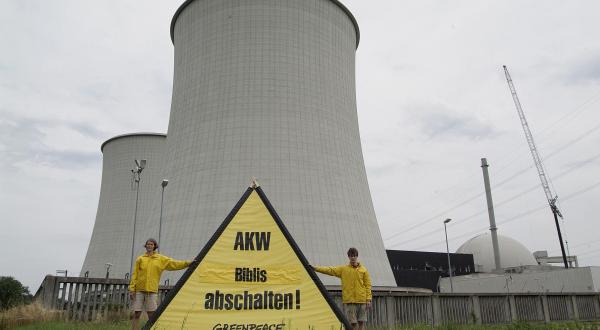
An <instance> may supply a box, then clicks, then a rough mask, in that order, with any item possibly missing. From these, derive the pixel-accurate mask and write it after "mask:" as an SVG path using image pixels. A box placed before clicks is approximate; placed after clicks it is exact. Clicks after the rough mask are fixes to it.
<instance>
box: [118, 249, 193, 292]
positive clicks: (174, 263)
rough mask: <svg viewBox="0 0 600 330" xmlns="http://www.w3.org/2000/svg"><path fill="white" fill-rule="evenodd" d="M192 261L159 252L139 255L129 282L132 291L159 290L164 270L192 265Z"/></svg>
mask: <svg viewBox="0 0 600 330" xmlns="http://www.w3.org/2000/svg"><path fill="white" fill-rule="evenodd" d="M190 263H191V262H190V261H181V260H174V259H171V258H169V257H167V256H163V255H161V254H158V253H153V254H152V255H148V254H146V253H144V254H143V255H141V256H139V257H137V259H136V260H135V266H134V267H133V276H131V282H130V283H129V291H131V292H139V291H143V292H158V282H159V281H160V275H161V274H162V272H163V271H164V270H180V269H184V268H186V267H187V266H189V265H190Z"/></svg>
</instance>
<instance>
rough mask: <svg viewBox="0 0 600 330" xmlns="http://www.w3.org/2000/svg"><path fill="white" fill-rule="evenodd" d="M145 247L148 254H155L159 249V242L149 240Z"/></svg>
mask: <svg viewBox="0 0 600 330" xmlns="http://www.w3.org/2000/svg"><path fill="white" fill-rule="evenodd" d="M144 247H145V248H146V252H154V251H156V249H158V242H156V240H155V239H154V238H148V239H147V240H146V244H144Z"/></svg>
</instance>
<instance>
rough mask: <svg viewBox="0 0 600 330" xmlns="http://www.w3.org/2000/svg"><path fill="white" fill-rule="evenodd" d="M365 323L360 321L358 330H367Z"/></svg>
mask: <svg viewBox="0 0 600 330" xmlns="http://www.w3.org/2000/svg"><path fill="white" fill-rule="evenodd" d="M365 323H366V322H361V321H358V330H365Z"/></svg>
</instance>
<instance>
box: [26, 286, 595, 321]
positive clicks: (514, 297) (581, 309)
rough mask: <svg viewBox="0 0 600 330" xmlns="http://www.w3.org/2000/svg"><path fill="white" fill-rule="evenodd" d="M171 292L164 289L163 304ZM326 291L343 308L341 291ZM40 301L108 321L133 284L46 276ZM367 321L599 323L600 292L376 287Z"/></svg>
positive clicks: (73, 316) (78, 316) (68, 315)
mask: <svg viewBox="0 0 600 330" xmlns="http://www.w3.org/2000/svg"><path fill="white" fill-rule="evenodd" d="M171 288H172V286H162V287H160V289H159V301H162V299H163V298H164V297H165V295H166V294H167V293H168V291H169V290H170V289H171ZM327 289H328V291H329V293H330V295H331V296H332V297H333V300H334V301H335V302H336V303H337V304H338V305H340V306H341V303H342V301H341V289H340V287H339V286H328V287H327ZM35 297H36V300H37V301H39V302H41V303H42V304H43V305H44V307H46V308H50V309H55V310H61V311H63V315H64V317H65V319H69V320H80V321H90V320H97V319H109V318H111V317H114V316H115V315H117V316H118V315H121V316H122V315H123V314H126V313H127V312H128V309H129V293H128V282H127V280H122V279H103V278H85V277H57V276H46V278H45V279H44V281H43V282H42V285H41V286H40V288H39V289H38V291H37V293H36V295H35ZM368 319H369V324H370V325H371V326H382V327H385V326H396V325H410V324H431V325H438V324H444V323H454V324H473V323H475V324H502V323H510V322H516V321H526V322H553V321H566V320H584V321H592V320H600V294H598V293H545V294H524V293H514V294H459V293H455V294H450V293H409V292H405V291H402V290H401V289H397V288H385V289H382V288H374V290H373V302H372V308H371V309H370V310H369V315H368Z"/></svg>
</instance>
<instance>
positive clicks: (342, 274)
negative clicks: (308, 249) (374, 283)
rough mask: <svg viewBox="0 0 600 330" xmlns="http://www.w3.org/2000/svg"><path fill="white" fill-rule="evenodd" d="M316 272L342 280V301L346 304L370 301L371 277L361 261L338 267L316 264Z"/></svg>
mask: <svg viewBox="0 0 600 330" xmlns="http://www.w3.org/2000/svg"><path fill="white" fill-rule="evenodd" d="M313 269H314V270H315V271H316V272H319V273H323V274H327V275H331V276H336V277H339V278H340V279H341V280H342V302H343V303H344V304H366V303H370V302H371V299H372V295H371V277H370V276H369V272H368V271H367V268H365V267H364V266H363V265H361V264H360V263H357V265H356V266H352V265H351V264H348V265H343V266H336V267H319V266H314V267H313Z"/></svg>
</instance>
